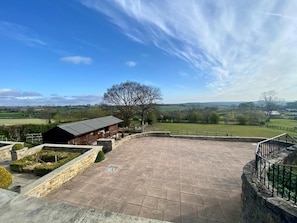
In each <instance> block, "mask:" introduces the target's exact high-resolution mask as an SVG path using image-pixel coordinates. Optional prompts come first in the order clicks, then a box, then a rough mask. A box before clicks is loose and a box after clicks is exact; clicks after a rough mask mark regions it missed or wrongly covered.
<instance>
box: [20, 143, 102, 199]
mask: <svg viewBox="0 0 297 223" xmlns="http://www.w3.org/2000/svg"><path fill="white" fill-rule="evenodd" d="M72 147H74V146H73V145H72ZM79 147H80V148H82V147H83V146H81V145H80V146H79ZM85 147H86V148H87V147H88V148H89V151H87V152H85V153H84V154H82V155H80V156H79V157H77V158H75V159H73V160H72V161H70V162H68V163H66V164H64V165H63V166H61V167H59V168H57V169H55V170H54V171H52V172H50V173H48V174H47V175H45V176H43V177H41V178H39V179H38V180H37V181H35V182H33V183H32V184H29V185H28V186H26V187H24V188H22V190H21V193H22V194H26V195H29V196H33V197H43V196H45V195H46V194H48V193H49V192H51V191H52V190H54V189H57V188H58V187H60V186H61V185H62V184H63V183H65V182H67V181H69V180H70V179H71V178H73V177H74V176H76V175H77V174H78V173H80V172H82V171H83V170H84V169H86V168H88V167H89V166H90V165H91V164H92V163H94V161H95V159H96V157H97V155H98V152H99V151H101V150H102V147H101V146H85Z"/></svg>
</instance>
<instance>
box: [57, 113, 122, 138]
mask: <svg viewBox="0 0 297 223" xmlns="http://www.w3.org/2000/svg"><path fill="white" fill-rule="evenodd" d="M120 122H123V120H121V119H118V118H116V117H113V116H106V117H102V118H94V119H88V120H84V121H79V122H71V123H66V124H61V125H58V126H57V127H59V128H60V129H63V130H64V131H66V132H69V133H70V134H72V135H74V136H78V135H82V134H85V133H88V132H92V131H95V130H98V129H102V128H104V127H108V126H111V125H115V124H118V123H120Z"/></svg>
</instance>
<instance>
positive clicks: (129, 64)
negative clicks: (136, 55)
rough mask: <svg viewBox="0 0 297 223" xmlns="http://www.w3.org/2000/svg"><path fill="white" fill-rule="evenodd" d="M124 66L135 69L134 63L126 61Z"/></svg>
mask: <svg viewBox="0 0 297 223" xmlns="http://www.w3.org/2000/svg"><path fill="white" fill-rule="evenodd" d="M126 65H127V66H129V67H135V66H136V62H135V61H127V62H126Z"/></svg>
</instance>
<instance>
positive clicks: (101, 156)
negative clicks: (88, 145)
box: [95, 151, 105, 163]
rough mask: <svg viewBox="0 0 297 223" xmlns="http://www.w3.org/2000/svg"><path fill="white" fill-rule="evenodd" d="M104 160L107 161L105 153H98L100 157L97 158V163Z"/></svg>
mask: <svg viewBox="0 0 297 223" xmlns="http://www.w3.org/2000/svg"><path fill="white" fill-rule="evenodd" d="M104 159H105V155H104V153H103V152H102V151H99V153H98V155H97V157H96V160H95V163H99V162H101V161H102V160H104Z"/></svg>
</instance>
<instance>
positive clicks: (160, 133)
mask: <svg viewBox="0 0 297 223" xmlns="http://www.w3.org/2000/svg"><path fill="white" fill-rule="evenodd" d="M149 136H151V137H173V138H181V139H193V140H217V141H230V142H251V143H258V142H260V141H262V140H265V139H266V138H259V137H235V136H191V135H187V136H184V135H171V133H170V131H152V132H143V133H137V134H133V135H128V136H125V137H124V138H122V139H120V140H116V141H115V144H114V145H113V148H116V147H117V146H119V145H121V144H122V143H124V142H126V141H128V140H130V139H134V138H140V137H149Z"/></svg>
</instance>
